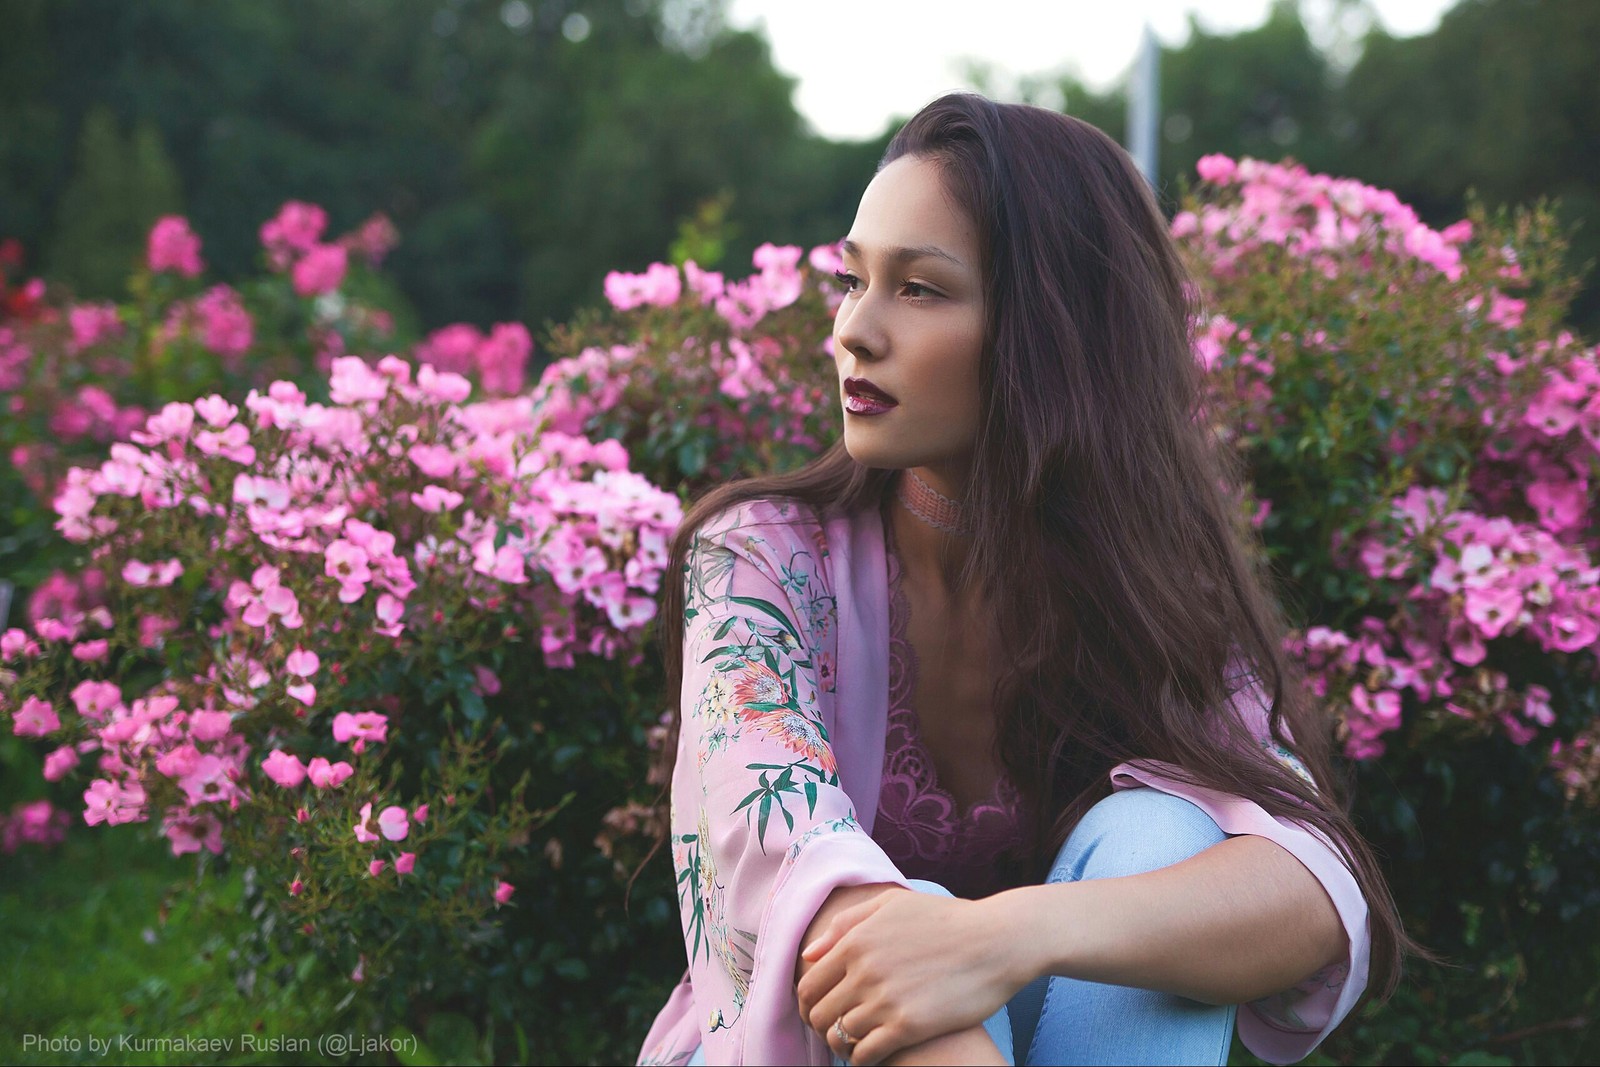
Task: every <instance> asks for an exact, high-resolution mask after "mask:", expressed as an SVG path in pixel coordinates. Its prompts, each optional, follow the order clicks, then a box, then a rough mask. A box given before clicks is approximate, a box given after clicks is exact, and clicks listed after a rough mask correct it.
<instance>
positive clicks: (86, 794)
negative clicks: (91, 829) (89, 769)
mask: <svg viewBox="0 0 1600 1067" xmlns="http://www.w3.org/2000/svg"><path fill="white" fill-rule="evenodd" d="M144 802H145V794H144V788H143V787H142V786H140V785H139V783H137V782H133V783H130V784H129V785H125V786H119V785H116V784H114V783H112V782H109V781H107V780H106V779H104V778H96V779H95V780H94V781H92V782H90V783H89V788H88V789H85V790H84V791H83V803H84V812H83V821H84V822H86V823H88V824H89V825H90V826H98V825H100V824H101V823H105V824H106V825H107V826H119V825H121V824H122V823H129V822H138V821H139V820H141V819H143V818H144Z"/></svg>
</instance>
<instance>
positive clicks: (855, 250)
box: [839, 238, 966, 267]
mask: <svg viewBox="0 0 1600 1067" xmlns="http://www.w3.org/2000/svg"><path fill="white" fill-rule="evenodd" d="M839 247H840V248H841V249H842V250H843V251H844V252H845V253H846V254H847V255H851V256H854V257H856V258H857V259H860V258H861V246H860V245H858V244H856V243H855V242H854V241H852V240H850V239H849V238H846V239H845V240H843V241H841V242H840V244H839ZM884 255H886V256H888V257H889V259H890V260H892V261H894V262H896V263H909V262H911V261H912V260H916V259H943V260H947V261H949V262H951V263H954V264H955V265H956V266H958V267H965V266H966V264H965V263H963V262H961V261H960V260H959V259H957V258H956V257H955V256H952V255H951V254H950V253H949V252H946V251H945V250H944V249H942V248H940V247H938V246H937V245H917V246H915V247H904V246H901V247H891V248H886V249H884Z"/></svg>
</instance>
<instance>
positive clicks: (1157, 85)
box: [1128, 22, 1161, 188]
mask: <svg viewBox="0 0 1600 1067" xmlns="http://www.w3.org/2000/svg"><path fill="white" fill-rule="evenodd" d="M1160 113H1161V47H1160V46H1159V45H1158V44H1157V43H1156V35H1155V33H1154V31H1152V30H1151V29H1150V24H1149V23H1148V22H1147V23H1145V27H1144V35H1143V36H1142V37H1141V38H1140V40H1139V55H1138V58H1137V59H1135V60H1134V64H1133V73H1132V75H1131V76H1130V77H1129V78H1128V154H1129V155H1131V156H1132V157H1133V161H1134V163H1135V164H1137V165H1138V167H1139V172H1140V173H1141V174H1143V175H1144V180H1145V181H1147V182H1149V183H1150V186H1151V188H1154V187H1155V185H1156V148H1157V141H1156V122H1157V119H1158V118H1159V117H1160Z"/></svg>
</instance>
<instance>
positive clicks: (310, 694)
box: [283, 682, 317, 708]
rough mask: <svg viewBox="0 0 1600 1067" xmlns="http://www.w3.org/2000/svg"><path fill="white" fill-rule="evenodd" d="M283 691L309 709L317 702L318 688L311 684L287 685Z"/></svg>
mask: <svg viewBox="0 0 1600 1067" xmlns="http://www.w3.org/2000/svg"><path fill="white" fill-rule="evenodd" d="M283 691H284V692H285V693H287V694H289V695H290V696H291V697H294V699H296V700H298V701H299V702H300V703H302V704H304V705H305V706H306V707H308V708H309V707H310V706H311V705H313V704H315V703H316V702H317V687H316V686H314V685H312V684H311V683H310V682H300V683H298V684H296V685H287V686H284V688H283Z"/></svg>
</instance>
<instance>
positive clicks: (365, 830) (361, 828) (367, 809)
mask: <svg viewBox="0 0 1600 1067" xmlns="http://www.w3.org/2000/svg"><path fill="white" fill-rule="evenodd" d="M371 818H372V803H371V802H370V801H369V802H368V803H366V804H363V805H361V821H360V822H358V823H356V824H355V826H354V827H353V828H352V829H354V831H355V835H356V840H357V841H360V842H361V843H362V844H363V845H369V844H371V843H372V842H374V841H376V840H378V835H377V834H375V833H373V832H372V828H371V827H369V826H368V825H367V822H368V821H369V820H370V819H371Z"/></svg>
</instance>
